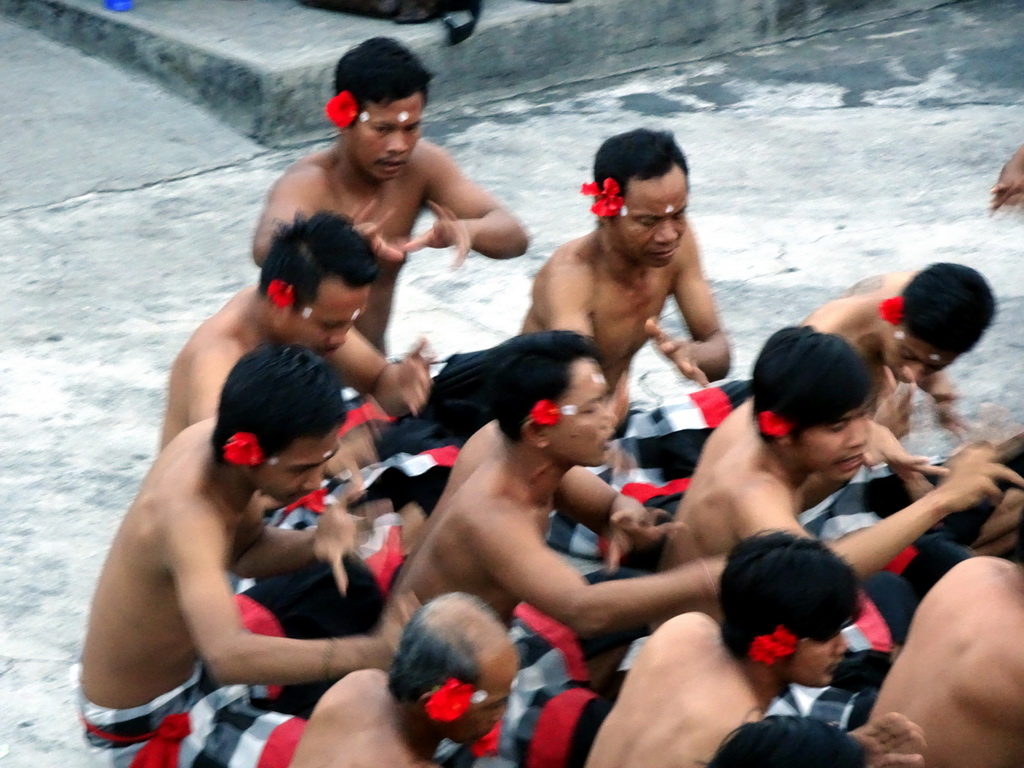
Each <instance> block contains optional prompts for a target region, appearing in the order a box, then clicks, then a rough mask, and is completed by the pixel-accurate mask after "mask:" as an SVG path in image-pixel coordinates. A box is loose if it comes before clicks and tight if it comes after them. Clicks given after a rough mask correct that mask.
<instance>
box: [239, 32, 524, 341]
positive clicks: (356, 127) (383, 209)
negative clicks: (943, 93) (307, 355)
mask: <svg viewBox="0 0 1024 768" xmlns="http://www.w3.org/2000/svg"><path fill="white" fill-rule="evenodd" d="M430 78H431V75H430V73H429V72H427V71H426V70H425V69H424V68H423V65H422V64H421V63H420V61H419V60H418V59H417V58H416V56H415V55H414V54H413V53H412V52H411V51H409V50H408V49H407V48H405V46H403V45H402V44H401V43H399V42H398V41H396V40H392V39H390V38H384V37H375V38H372V39H370V40H367V41H365V42H363V43H361V44H359V45H358V46H356V47H355V48H353V49H352V50H350V51H349V52H348V53H346V54H345V55H344V56H342V57H341V60H340V61H339V62H338V66H337V69H336V70H335V79H334V83H335V93H337V94H338V95H337V96H336V97H335V98H334V99H332V100H331V102H330V103H329V104H328V105H327V114H328V116H329V117H330V118H331V120H332V121H333V122H334V123H335V125H337V127H338V130H339V133H338V138H337V140H336V141H335V142H334V144H333V145H332V146H331V147H330V148H329V149H327V150H325V151H323V152H317V153H315V154H312V155H309V156H308V157H305V158H303V159H302V160H299V161H298V162H297V163H295V165H293V166H291V167H290V168H289V169H288V170H287V171H285V174H284V176H282V177H281V178H280V179H278V181H277V182H276V183H275V184H274V186H273V187H272V188H271V190H270V193H269V195H268V196H267V201H266V205H265V207H264V209H263V213H262V214H261V216H260V221H259V224H258V225H257V227H256V235H255V239H254V242H253V258H254V259H255V261H256V264H257V265H262V264H263V262H264V260H265V259H266V258H267V254H268V253H269V252H270V244H271V241H272V240H273V237H274V232H275V231H276V230H277V228H278V227H279V226H280V225H281V224H282V223H284V224H287V223H290V222H291V221H292V220H293V219H294V218H295V216H296V214H304V215H306V216H310V215H312V214H314V213H316V212H317V211H332V212H334V213H337V214H340V215H342V216H347V217H348V218H350V219H353V220H356V219H361V218H363V217H364V216H366V215H367V213H366V212H367V211H368V210H369V211H371V212H372V215H373V216H376V217H377V220H376V223H377V225H378V226H379V242H378V245H379V246H380V247H378V248H377V253H378V254H379V258H380V270H381V271H380V275H379V276H378V277H377V279H376V281H375V282H374V284H373V289H372V291H371V293H370V299H369V301H368V302H367V306H366V311H365V312H364V313H363V315H362V316H361V317H360V318H359V321H358V323H357V324H356V327H357V328H358V329H359V331H360V332H361V333H362V334H363V335H364V336H365V337H366V338H367V339H368V340H369V341H370V343H372V344H373V345H374V346H376V347H377V348H378V349H379V350H381V351H384V336H385V332H386V331H387V326H388V320H389V318H390V317H391V304H392V300H393V298H394V292H395V284H396V281H397V279H398V273H399V270H400V269H401V267H402V264H403V263H404V261H405V258H406V254H408V253H410V252H412V251H415V250H418V249H420V248H447V247H449V246H454V247H455V248H456V266H457V265H458V264H460V263H461V262H462V260H463V259H464V258H465V256H466V254H468V253H469V251H470V250H475V251H477V252H479V253H482V254H483V255H485V256H488V257H490V258H494V259H506V258H512V257H514V256H520V255H522V254H523V253H524V252H525V251H526V246H527V237H526V232H525V230H524V229H523V227H522V225H521V224H520V223H519V222H518V221H517V220H516V219H515V218H514V217H513V216H512V215H511V214H510V213H509V212H508V211H506V210H505V209H504V208H503V207H502V206H501V204H500V203H499V202H498V200H497V199H496V198H495V197H494V196H493V195H491V194H490V193H488V192H486V191H485V190H483V189H481V188H480V187H479V186H477V185H476V184H474V183H473V182H472V181H470V180H469V179H467V178H466V177H465V176H463V174H462V172H461V171H460V170H459V168H458V166H456V164H455V162H454V161H453V160H452V159H451V157H450V156H449V155H448V154H447V153H446V152H445V151H444V150H442V149H441V148H439V147H437V146H435V145H434V144H431V143H430V142H427V141H420V129H421V120H422V114H423V110H424V108H425V107H426V104H427V86H428V84H429V82H430ZM428 206H429V207H430V209H431V210H432V211H433V212H434V214H435V215H436V217H437V221H436V222H435V223H434V225H433V227H431V228H430V229H429V230H428V231H427V232H425V233H424V234H422V235H420V236H418V237H416V238H413V239H410V236H411V233H412V228H413V225H414V224H415V223H416V217H417V216H418V215H419V214H420V212H421V211H422V210H423V209H424V208H425V207H428Z"/></svg>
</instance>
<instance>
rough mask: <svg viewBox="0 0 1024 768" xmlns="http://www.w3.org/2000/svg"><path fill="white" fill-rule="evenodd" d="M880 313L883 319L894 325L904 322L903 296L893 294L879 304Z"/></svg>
mask: <svg viewBox="0 0 1024 768" xmlns="http://www.w3.org/2000/svg"><path fill="white" fill-rule="evenodd" d="M878 314H880V315H881V316H882V319H883V320H885V322H887V323H891V324H892V325H899V324H900V323H901V322H903V297H902V296H893V297H892V298H891V299H886V300H885V301H883V302H881V303H880V304H879V305H878Z"/></svg>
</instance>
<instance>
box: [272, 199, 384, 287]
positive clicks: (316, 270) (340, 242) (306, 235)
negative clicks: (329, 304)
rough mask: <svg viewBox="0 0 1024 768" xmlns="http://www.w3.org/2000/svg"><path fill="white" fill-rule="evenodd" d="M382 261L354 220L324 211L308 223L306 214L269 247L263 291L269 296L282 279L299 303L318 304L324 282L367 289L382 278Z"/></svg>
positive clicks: (280, 232) (297, 217)
mask: <svg viewBox="0 0 1024 768" xmlns="http://www.w3.org/2000/svg"><path fill="white" fill-rule="evenodd" d="M377 272H378V268H377V260H376V259H375V258H374V255H373V251H372V250H371V249H370V245H369V243H367V242H366V240H365V239H363V237H362V235H360V234H359V233H358V232H356V230H355V228H354V227H353V226H352V224H351V222H349V221H347V220H346V219H344V218H342V217H341V216H336V215H335V214H333V213H328V212H326V211H322V212H320V213H316V214H314V215H313V216H311V217H310V218H309V219H306V218H304V217H303V216H302V215H299V216H296V217H295V221H294V222H293V223H292V224H290V225H288V226H285V227H281V229H279V230H278V231H277V233H276V234H275V235H274V239H273V241H272V242H271V243H270V252H269V253H268V254H267V260H266V261H264V262H263V267H262V268H261V269H260V287H259V290H260V293H261V294H263V295H266V293H267V288H268V287H269V286H270V283H271V282H272V281H273V280H283V281H284V282H286V283H288V284H289V285H291V286H292V287H293V288H294V290H295V303H296V304H297V305H298V306H308V305H310V304H312V303H313V302H314V301H316V294H317V291H319V290H320V282H321V281H322V280H323V279H324V278H327V277H337V278H339V279H340V280H341V281H342V282H344V283H345V285H347V286H349V287H350V288H362V287H363V286H364V285H369V284H370V283H372V282H373V281H374V280H376V279H377Z"/></svg>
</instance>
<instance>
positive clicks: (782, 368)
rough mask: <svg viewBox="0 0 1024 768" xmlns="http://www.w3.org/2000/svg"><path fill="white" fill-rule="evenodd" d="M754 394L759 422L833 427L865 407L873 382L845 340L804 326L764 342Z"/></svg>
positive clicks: (757, 364)
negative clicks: (771, 419) (765, 417)
mask: <svg viewBox="0 0 1024 768" xmlns="http://www.w3.org/2000/svg"><path fill="white" fill-rule="evenodd" d="M751 390H752V392H753V395H754V414H755V418H756V417H757V414H758V413H761V412H762V411H772V412H773V413H775V414H776V415H778V416H782V417H784V418H786V419H789V420H791V421H793V422H795V423H796V425H797V430H801V429H806V428H807V427H813V426H816V425H818V424H832V423H834V422H837V421H839V420H840V419H841V418H842V417H843V415H844V414H846V413H849V412H850V411H852V410H854V409H855V408H860V407H861V406H863V405H864V404H865V403H866V402H867V400H868V396H869V395H870V393H871V377H870V375H869V374H868V369H867V366H866V365H865V364H864V361H863V360H861V358H860V355H858V354H857V352H856V351H855V350H854V349H853V347H851V346H850V344H849V342H847V341H846V339H844V338H842V337H841V336H836V335H835V334H831V333H818V332H817V331H815V330H814V329H813V328H809V327H807V326H801V327H793V328H783V329H782V330H781V331H776V332H775V333H773V334H772V335H771V337H770V338H769V339H768V341H767V342H765V345H764V347H763V348H762V349H761V354H759V355H758V357H757V362H756V363H754V376H753V381H752V382H751Z"/></svg>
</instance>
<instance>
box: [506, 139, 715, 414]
mask: <svg viewBox="0 0 1024 768" xmlns="http://www.w3.org/2000/svg"><path fill="white" fill-rule="evenodd" d="M687 173H688V169H687V165H686V159H685V157H683V153H682V151H681V150H680V149H679V146H678V145H677V144H676V142H675V139H674V138H673V137H672V135H671V134H670V133H667V132H656V131H650V130H646V129H638V130H635V131H630V132H629V133H623V134H619V135H618V136H612V137H611V138H610V139H608V140H607V141H605V142H604V144H602V145H601V147H600V149H598V151H597V157H596V158H595V160H594V179H595V180H596V183H594V184H589V185H584V190H585V193H586V194H594V195H595V197H596V199H597V201H596V202H595V203H594V205H593V206H592V207H591V209H590V210H591V211H592V212H594V213H595V214H597V217H598V219H597V228H596V229H595V230H594V231H593V232H591V233H590V234H589V235H585V236H583V237H581V238H579V239H577V240H573V241H572V242H569V243H566V244H565V245H563V246H562V247H560V248H559V249H558V250H557V251H555V253H554V254H553V255H552V256H551V258H550V259H549V260H548V262H547V263H546V264H545V265H544V266H543V267H542V268H541V270H540V272H538V273H537V277H536V279H535V280H534V283H533V303H532V305H531V306H530V310H529V312H528V313H527V315H526V320H525V321H524V322H523V333H532V332H535V331H542V330H550V329H564V330H570V331H576V332H577V333H582V334H583V335H585V336H590V337H591V338H593V339H594V343H595V345H596V346H597V350H598V355H599V358H598V359H600V360H601V362H602V368H603V370H604V374H605V376H606V377H607V379H608V385H609V386H610V387H611V389H612V391H613V392H618V393H619V394H620V397H619V399H620V401H621V402H620V405H619V406H618V407H619V408H620V409H621V408H623V405H624V404H625V401H626V398H625V397H624V395H625V392H626V389H625V387H626V386H627V385H628V374H629V366H630V363H631V362H632V361H633V357H634V355H636V353H637V352H638V351H639V349H640V348H641V347H642V346H643V345H644V343H645V342H646V341H647V339H648V338H649V337H653V338H655V339H656V340H657V341H658V344H659V346H660V348H661V349H662V351H663V352H664V353H665V354H666V355H667V356H668V357H669V358H670V359H671V360H673V362H674V363H675V364H676V366H677V367H678V368H679V370H680V372H681V373H682V374H683V375H684V376H686V377H687V378H690V379H693V380H694V381H696V382H698V383H700V384H701V385H706V384H707V383H708V381H709V380H715V379H721V378H724V377H725V376H726V375H727V374H728V373H729V340H728V339H727V338H726V335H725V332H724V331H723V330H722V328H721V324H720V322H719V319H718V313H717V312H716V310H715V302H714V298H713V297H712V295H711V289H710V288H709V286H708V283H707V280H706V279H705V278H704V273H703V271H702V269H701V263H700V254H699V253H698V251H697V241H696V239H695V237H694V234H693V228H692V227H691V226H690V224H689V222H688V221H687V219H686V206H687V204H688V202H689V185H688V180H687ZM669 294H671V295H672V296H674V297H675V301H676V304H677V305H678V306H679V310H680V312H682V315H683V319H684V320H685V321H686V325H687V327H688V328H689V330H690V335H691V336H692V337H693V341H674V340H672V339H669V338H668V337H666V336H665V335H664V334H662V332H661V330H660V329H659V328H658V325H657V322H656V319H657V317H658V316H659V315H660V314H661V312H662V310H663V309H664V307H665V301H666V299H667V298H668V296H669ZM620 382H622V384H621V386H622V389H621V390H619V389H618V387H620ZM620 415H621V416H625V412H624V410H623V412H622V413H621V414H620Z"/></svg>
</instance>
